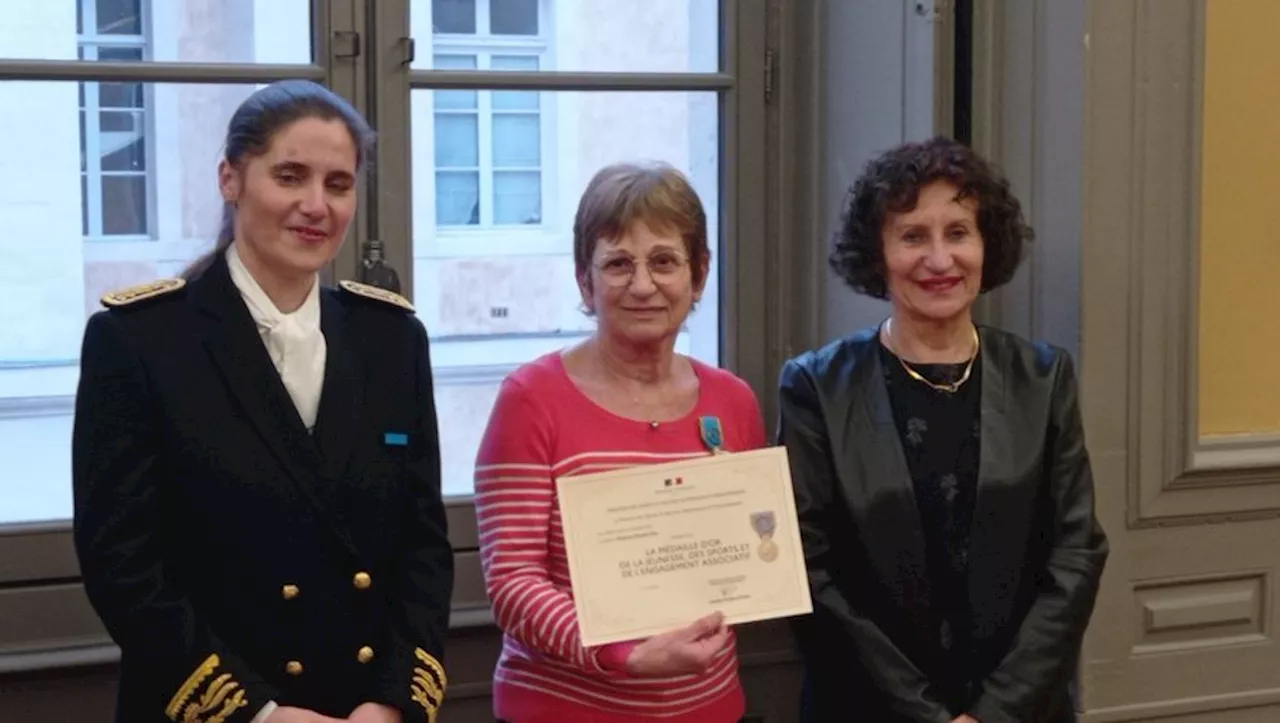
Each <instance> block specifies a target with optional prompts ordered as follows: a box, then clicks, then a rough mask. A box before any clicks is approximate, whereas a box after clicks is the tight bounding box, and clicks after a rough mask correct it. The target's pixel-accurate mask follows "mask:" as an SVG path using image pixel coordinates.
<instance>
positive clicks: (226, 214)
mask: <svg viewBox="0 0 1280 723" xmlns="http://www.w3.org/2000/svg"><path fill="white" fill-rule="evenodd" d="M235 238H236V207H235V205H234V204H232V203H231V202H230V201H228V202H227V203H225V204H223V206H222V226H221V228H219V229H218V240H217V242H216V243H215V244H214V245H213V250H212V251H210V252H208V253H206V254H205V255H203V256H201V257H200V258H198V259H196V260H195V261H193V262H192V263H191V265H190V266H188V267H187V268H186V269H184V270H183V271H182V278H183V279H185V280H187V281H190V280H191V279H193V278H195V277H197V276H199V275H200V274H203V273H204V272H205V271H208V270H209V267H210V266H212V265H213V262H214V261H215V260H217V258H218V257H219V256H220V255H222V254H224V253H226V251H227V249H228V248H229V247H230V246H231V242H232V241H234V240H235Z"/></svg>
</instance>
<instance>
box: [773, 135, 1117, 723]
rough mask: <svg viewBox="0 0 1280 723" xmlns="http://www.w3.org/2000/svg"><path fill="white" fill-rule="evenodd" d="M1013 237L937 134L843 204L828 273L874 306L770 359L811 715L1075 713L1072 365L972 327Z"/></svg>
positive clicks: (1080, 444) (1016, 234)
mask: <svg viewBox="0 0 1280 723" xmlns="http://www.w3.org/2000/svg"><path fill="white" fill-rule="evenodd" d="M1030 238H1031V229H1030V228H1028V227H1027V225H1026V224H1025V223H1024V221H1023V217H1022V210H1021V206H1020V204H1019V203H1018V200H1017V199H1016V198H1015V197H1014V196H1013V194H1012V193H1011V192H1010V190H1009V184H1008V182H1007V181H1006V180H1005V179H1004V178H1003V177H1002V176H1001V175H1000V174H999V173H998V172H997V171H996V170H995V169H994V168H992V167H991V166H990V165H989V164H987V163H986V162H985V161H983V160H982V159H981V158H979V157H978V156H977V155H975V154H974V153H973V152H972V151H971V150H969V149H968V148H966V147H964V146H963V145H961V144H959V143H957V142H955V141H952V140H949V139H945V138H938V139H934V140H932V141H929V142H926V143H912V144H907V145H904V146H902V147H899V148H895V149H893V150H891V151H889V152H887V153H885V154H884V155H883V156H881V157H879V158H877V159H875V160H873V161H872V162H871V163H869V164H868V165H867V168H866V171H865V172H864V173H863V175H862V177H861V178H859V179H858V181H857V182H856V183H855V184H854V186H853V188H852V189H851V190H850V193H849V198H848V201H847V205H846V206H845V210H844V219H843V222H842V224H841V228H840V231H839V233H838V234H837V238H836V243H835V251H834V253H833V254H832V256H831V265H832V266H833V267H834V269H835V270H836V272H837V273H839V274H840V275H841V277H843V279H844V280H845V281H846V282H847V283H848V284H849V285H850V286H851V287H853V288H854V289H855V290H857V291H859V292H862V293H865V294H867V295H870V296H873V297H877V298H882V299H888V300H889V302H890V305H891V307H892V310H891V314H890V316H889V318H888V319H887V320H885V322H884V323H883V324H879V325H877V326H876V327H873V328H870V329H866V330H864V331H862V332H859V333H856V334H853V335H851V336H849V337H846V338H844V339H840V340H837V341H835V342H832V343H831V344H829V345H827V346H826V347H824V348H822V349H819V350H817V351H813V352H808V353H806V354H803V355H801V356H800V357H798V358H796V359H793V360H792V361H790V362H788V363H787V364H786V366H785V367H784V369H783V371H782V375H781V391H780V399H779V407H780V416H781V435H780V436H781V441H782V443H783V444H785V445H786V447H787V451H788V453H789V455H790V459H791V472H792V477H793V480H794V483H795V491H796V501H797V511H798V512H799V515H800V526H801V535H802V539H803V543H804V548H805V557H806V561H807V563H808V568H809V580H810V586H811V588H812V593H813V602H814V614H813V615H812V616H806V617H804V618H798V619H796V620H795V622H794V624H795V630H796V633H797V637H798V640H799V644H800V649H801V651H802V653H803V656H804V659H805V662H806V673H807V683H808V685H807V692H808V695H807V697H806V719H807V720H809V721H814V722H823V723H826V722H828V721H829V722H831V723H849V722H851V721H853V722H857V721H869V722H873V723H974V721H977V722H978V723H1064V722H1065V721H1070V720H1073V719H1074V713H1073V701H1072V696H1071V685H1070V684H1071V682H1072V680H1073V677H1074V674H1075V671H1076V665H1077V662H1078V658H1079V654H1080V645H1081V639H1082V638H1083V636H1084V632H1085V628H1086V626H1087V625H1088V622H1089V617H1090V615H1091V612H1092V610H1093V605H1094V600H1095V597H1096V596H1097V593H1098V583H1099V579H1100V578H1101V576H1102V570H1103V565H1104V563H1105V561H1106V558H1107V541H1106V537H1105V535H1104V534H1103V531H1102V528H1101V527H1100V526H1099V524H1098V521H1097V519H1096V518H1095V516H1094V496H1093V476H1092V473H1091V472H1090V466H1089V456H1088V453H1087V452H1086V450H1085V445H1084V432H1083V429H1082V426H1081V419H1080V407H1079V402H1078V397H1079V391H1078V388H1077V385H1076V377H1075V372H1074V370H1073V365H1072V362H1071V358H1070V357H1069V356H1068V355H1067V354H1066V353H1065V352H1064V351H1062V350H1061V349H1056V348H1053V347H1051V346H1048V345H1046V344H1042V343H1032V342H1029V341H1026V340H1023V339H1020V338H1018V337H1016V336H1014V335H1013V334H1010V333H1008V332H1004V331H1001V330H999V329H995V328H992V327H986V326H982V327H979V326H976V325H975V324H974V322H973V314H972V308H973V303H974V301H975V300H976V299H977V297H978V295H979V294H981V293H982V292H985V291H989V290H991V289H995V288H997V287H999V286H1001V285H1002V284H1004V283H1005V282H1007V281H1008V280H1009V279H1010V278H1012V276H1013V274H1014V271H1015V270H1016V269H1017V267H1018V262H1019V261H1020V259H1021V258H1022V255H1023V246H1024V245H1025V243H1026V242H1027V241H1029V240H1030Z"/></svg>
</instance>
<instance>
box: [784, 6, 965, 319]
mask: <svg viewBox="0 0 1280 723" xmlns="http://www.w3.org/2000/svg"><path fill="white" fill-rule="evenodd" d="M820 4H821V5H822V7H823V12H824V14H825V18H824V22H823V25H822V33H823V37H822V44H823V47H824V52H825V54H826V63H825V67H824V69H823V74H822V76H821V81H820V85H819V88H820V103H821V109H820V112H821V114H822V119H823V123H824V124H825V132H824V134H823V145H822V148H821V158H822V159H823V161H822V165H821V168H820V170H819V171H818V173H819V178H821V179H822V184H821V187H820V188H819V190H818V192H819V193H820V194H821V198H822V205H821V207H820V208H819V209H817V212H818V213H820V214H821V223H820V224H817V225H816V228H817V230H818V237H817V238H805V239H797V242H798V243H803V244H811V247H810V248H811V252H812V254H813V257H812V259H811V262H812V270H813V276H812V277H811V278H810V282H811V283H815V282H816V283H821V284H822V285H823V288H824V293H823V297H822V306H821V307H820V309H818V310H816V312H817V313H818V314H819V315H820V316H821V319H822V322H821V325H820V327H821V336H822V338H821V339H818V340H815V343H818V344H821V343H824V342H826V341H829V340H831V339H835V338H837V337H840V336H844V335H847V334H850V333H852V332H854V331H857V330H859V329H861V328H863V327H866V326H870V325H873V324H876V323H878V322H879V321H881V320H882V319H883V318H884V317H885V316H886V315H887V314H888V305H887V304H886V303H885V302H882V301H879V300H877V299H871V298H869V297H866V296H860V295H856V294H854V293H853V292H852V291H851V290H850V289H849V288H848V287H847V286H845V285H844V283H843V282H842V281H840V279H838V278H836V276H835V275H834V273H832V271H831V270H830V268H829V267H828V265H827V263H826V257H827V255H828V254H829V253H830V248H831V245H830V241H831V237H832V234H834V233H835V231H836V230H837V228H838V225H839V213H840V207H841V204H842V202H843V200H844V197H845V193H846V191H847V190H848V188H849V186H850V185H852V184H853V182H854V180H855V179H857V177H858V176H859V175H860V174H861V172H862V168H863V166H864V165H865V164H866V162H867V161H868V160H870V159H871V158H872V157H874V156H875V155H877V154H879V153H881V152H883V151H885V150H888V149H889V148H892V147H893V146H895V145H898V144H899V143H903V142H905V141H909V140H923V139H925V138H928V137H929V136H931V135H933V133H934V131H935V123H936V121H937V117H936V113H935V110H934V100H935V92H936V88H935V83H934V74H935V71H936V67H935V56H934V42H935V38H934V30H935V27H936V25H935V24H936V23H937V22H938V19H937V16H936V15H935V12H934V6H935V2H932V1H930V2H910V1H907V0H903V1H902V2H847V1H846V0H827V1H825V2H821V3H820ZM938 5H939V10H941V9H942V8H943V7H944V6H943V5H941V4H940V3H939V4H938Z"/></svg>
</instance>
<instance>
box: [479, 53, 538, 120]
mask: <svg viewBox="0 0 1280 723" xmlns="http://www.w3.org/2000/svg"><path fill="white" fill-rule="evenodd" d="M490 67H491V68H493V69H494V70H537V69H538V59H537V58H536V57H533V56H520V55H515V56H512V55H495V56H493V59H492V61H491V62H490ZM493 108H494V110H537V108H538V94H537V93H532V92H529V91H524V90H495V91H493Z"/></svg>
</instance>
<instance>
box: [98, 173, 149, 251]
mask: <svg viewBox="0 0 1280 723" xmlns="http://www.w3.org/2000/svg"><path fill="white" fill-rule="evenodd" d="M102 233H103V235H104V236H135V235H136V236H141V235H144V234H146V233H147V177H146V176H145V175H132V174H131V175H127V176H103V177H102Z"/></svg>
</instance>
